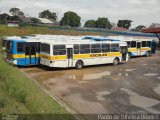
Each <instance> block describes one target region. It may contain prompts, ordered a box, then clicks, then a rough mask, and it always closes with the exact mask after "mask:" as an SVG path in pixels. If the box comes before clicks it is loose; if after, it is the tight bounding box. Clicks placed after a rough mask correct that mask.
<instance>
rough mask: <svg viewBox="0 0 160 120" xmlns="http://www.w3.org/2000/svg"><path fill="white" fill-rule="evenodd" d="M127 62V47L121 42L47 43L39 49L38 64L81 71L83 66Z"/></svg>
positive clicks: (80, 41)
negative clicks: (73, 68)
mask: <svg viewBox="0 0 160 120" xmlns="http://www.w3.org/2000/svg"><path fill="white" fill-rule="evenodd" d="M127 61H128V47H127V43H126V42H122V41H109V40H108V41H95V40H92V39H88V40H82V39H80V40H72V41H47V42H42V43H41V47H40V64H41V65H45V66H48V67H57V68H72V67H75V68H76V69H81V68H83V67H84V66H90V65H98V64H107V63H113V65H117V64H119V63H122V62H127Z"/></svg>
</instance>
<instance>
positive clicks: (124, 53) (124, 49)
mask: <svg viewBox="0 0 160 120" xmlns="http://www.w3.org/2000/svg"><path fill="white" fill-rule="evenodd" d="M121 53H122V61H128V47H127V46H122V47H121Z"/></svg>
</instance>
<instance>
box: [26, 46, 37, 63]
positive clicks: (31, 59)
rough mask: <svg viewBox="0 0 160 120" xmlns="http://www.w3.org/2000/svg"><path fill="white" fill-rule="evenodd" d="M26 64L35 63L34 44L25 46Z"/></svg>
mask: <svg viewBox="0 0 160 120" xmlns="http://www.w3.org/2000/svg"><path fill="white" fill-rule="evenodd" d="M25 50H26V52H25V56H26V65H34V64H36V48H35V46H26V48H25Z"/></svg>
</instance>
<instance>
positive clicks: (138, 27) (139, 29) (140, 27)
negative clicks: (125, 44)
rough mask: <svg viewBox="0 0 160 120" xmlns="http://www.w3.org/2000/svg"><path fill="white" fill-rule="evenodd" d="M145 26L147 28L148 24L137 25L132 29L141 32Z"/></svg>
mask: <svg viewBox="0 0 160 120" xmlns="http://www.w3.org/2000/svg"><path fill="white" fill-rule="evenodd" d="M144 28H146V26H144V25H138V26H137V27H135V28H133V29H131V31H136V32H140V31H141V30H142V29H144Z"/></svg>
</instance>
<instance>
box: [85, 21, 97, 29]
mask: <svg viewBox="0 0 160 120" xmlns="http://www.w3.org/2000/svg"><path fill="white" fill-rule="evenodd" d="M84 27H88V28H95V27H96V21H95V20H88V21H86V23H85V25H84Z"/></svg>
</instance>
